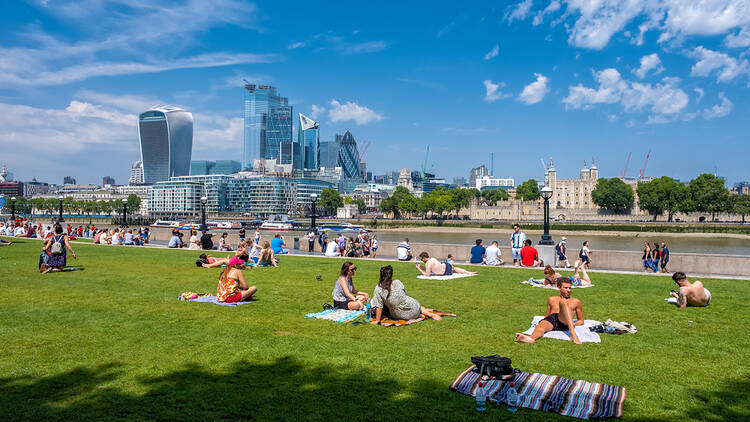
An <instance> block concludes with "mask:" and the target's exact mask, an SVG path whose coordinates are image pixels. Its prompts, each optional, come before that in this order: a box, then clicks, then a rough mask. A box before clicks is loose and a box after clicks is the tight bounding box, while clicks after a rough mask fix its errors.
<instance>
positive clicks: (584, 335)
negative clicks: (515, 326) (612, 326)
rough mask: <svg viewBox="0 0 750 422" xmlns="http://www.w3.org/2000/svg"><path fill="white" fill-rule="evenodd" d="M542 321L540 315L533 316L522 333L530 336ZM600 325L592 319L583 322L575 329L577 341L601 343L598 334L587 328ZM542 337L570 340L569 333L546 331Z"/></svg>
mask: <svg viewBox="0 0 750 422" xmlns="http://www.w3.org/2000/svg"><path fill="white" fill-rule="evenodd" d="M543 319H544V317H543V316H541V315H537V316H535V317H534V319H533V320H532V321H531V327H529V329H528V330H526V331H524V332H523V333H524V334H526V335H527V336H530V335H531V333H532V332H533V331H534V328H536V326H537V324H539V321H541V320H543ZM600 324H601V322H599V321H595V320H593V319H586V320H584V321H583V325H579V326H577V327H576V334H578V339H579V340H581V342H582V343H601V342H602V339H601V338H600V337H599V334H598V333H595V332H593V331H591V330H589V327H593V326H596V325H600ZM543 337H544V338H553V339H557V340H570V331H548V332H546V333H544V336H543Z"/></svg>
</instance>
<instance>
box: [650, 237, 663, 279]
mask: <svg viewBox="0 0 750 422" xmlns="http://www.w3.org/2000/svg"><path fill="white" fill-rule="evenodd" d="M651 260H652V262H651V268H653V269H654V272H655V273H658V272H659V261H661V251H660V250H659V244H658V243H656V242H654V248H653V249H651Z"/></svg>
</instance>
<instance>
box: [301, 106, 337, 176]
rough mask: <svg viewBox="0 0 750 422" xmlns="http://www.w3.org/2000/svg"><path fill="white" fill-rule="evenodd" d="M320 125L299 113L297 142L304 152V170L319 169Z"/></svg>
mask: <svg viewBox="0 0 750 422" xmlns="http://www.w3.org/2000/svg"><path fill="white" fill-rule="evenodd" d="M319 127H320V125H319V124H318V122H316V121H314V120H313V119H311V118H309V117H307V116H305V115H304V114H302V113H299V127H298V128H297V142H298V143H299V144H300V146H301V147H302V149H303V151H304V156H305V163H304V168H306V169H309V170H317V169H318V167H320V165H319V163H320V156H319V153H320V129H319ZM337 155H338V152H337Z"/></svg>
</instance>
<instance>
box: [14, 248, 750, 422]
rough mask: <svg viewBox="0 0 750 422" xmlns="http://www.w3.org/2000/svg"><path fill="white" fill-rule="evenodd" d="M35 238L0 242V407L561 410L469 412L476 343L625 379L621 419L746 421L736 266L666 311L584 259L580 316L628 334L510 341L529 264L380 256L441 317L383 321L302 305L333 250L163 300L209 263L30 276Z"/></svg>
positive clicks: (461, 413) (35, 412) (633, 282)
mask: <svg viewBox="0 0 750 422" xmlns="http://www.w3.org/2000/svg"><path fill="white" fill-rule="evenodd" d="M39 248H40V243H39V242H38V241H33V240H18V241H16V242H15V244H14V245H12V246H5V247H1V248H0V292H1V293H0V420H39V419H46V420H49V419H54V420H61V419H104V420H111V419H120V418H129V419H140V420H154V419H157V420H158V419H161V420H165V419H179V420H182V419H202V420H205V419H219V418H223V419H232V420H234V419H256V420H268V419H270V420H301V419H317V420H332V419H334V420H335V419H342V420H343V419H344V418H345V419H347V420H351V419H360V420H386V419H388V420H420V419H424V420H451V421H452V420H461V419H468V418H472V419H479V420H498V419H499V418H502V417H512V418H514V419H517V420H569V418H565V417H562V416H559V415H556V414H551V413H543V412H537V411H531V410H528V409H521V410H519V411H518V412H517V413H516V414H514V415H513V416H511V415H510V414H509V413H508V412H506V411H505V410H504V409H498V408H495V407H491V408H489V409H488V411H487V412H484V414H478V413H477V412H476V411H475V410H474V403H473V399H472V398H470V397H467V396H462V395H460V394H457V393H453V392H450V391H449V390H448V386H449V385H450V383H451V382H452V381H453V379H454V378H455V377H456V375H458V373H459V372H461V371H462V370H464V369H466V368H467V367H468V366H469V365H470V364H471V362H470V361H469V358H470V357H471V356H476V355H489V354H499V355H502V356H507V357H510V358H511V359H512V360H513V364H514V366H515V367H517V368H520V369H522V370H526V371H530V372H542V373H546V374H555V375H561V376H565V377H569V378H575V379H585V380H587V381H596V382H602V383H608V384H615V385H620V386H624V387H627V389H628V394H627V399H626V401H625V410H624V417H623V419H625V420H634V421H636V420H637V421H643V420H653V421H656V420H685V419H698V420H742V419H744V420H747V419H748V418H750V398H749V397H750V396H749V395H748V391H750V369H748V362H749V361H750V350H748V340H747V339H748V335H747V332H746V331H745V330H746V329H747V328H748V327H750V312H748V310H747V303H748V300H750V283H748V282H746V281H735V280H703V281H704V282H705V283H706V285H707V287H708V288H709V289H710V290H711V292H712V295H713V300H712V304H711V306H709V307H708V308H688V309H685V310H680V309H676V308H675V307H674V306H672V305H667V304H666V303H665V302H664V301H663V298H664V297H666V296H667V292H668V291H669V289H671V288H673V287H674V285H673V283H672V281H671V279H670V278H667V277H652V276H645V275H644V276H639V275H615V274H597V273H593V274H592V278H593V279H594V283H595V284H596V287H594V288H591V289H579V290H574V291H573V295H574V296H575V297H578V298H580V299H581V300H582V301H583V304H584V308H583V309H584V315H585V317H586V318H587V319H597V320H600V321H604V320H606V319H607V318H611V319H614V320H618V321H628V322H631V323H633V324H635V325H636V326H637V327H638V330H639V332H638V334H635V335H629V334H626V335H620V336H613V335H603V338H602V342H601V343H600V344H584V345H582V346H576V345H574V344H572V343H571V342H563V341H557V340H549V339H542V340H540V341H539V342H538V343H537V344H535V345H528V344H520V343H516V342H514V337H513V333H515V332H516V331H523V330H525V329H526V328H527V327H528V326H529V323H530V321H531V318H532V316H533V315H542V314H543V313H544V310H545V307H544V304H545V300H546V298H547V297H548V296H550V295H552V294H554V292H553V291H545V290H543V289H534V288H531V287H528V286H525V285H521V284H519V283H518V281H519V280H522V279H528V278H529V276H530V275H532V273H530V272H528V271H525V270H520V269H511V268H497V269H496V268H479V269H478V271H479V276H476V277H470V278H464V279H458V280H453V281H436V280H419V279H417V278H416V275H417V272H416V270H415V269H414V267H413V264H407V263H393V265H394V269H395V276H394V278H398V279H400V280H402V281H403V282H404V284H405V285H406V288H407V291H408V292H409V294H410V295H411V296H413V297H415V298H417V299H418V300H419V301H420V303H422V304H423V305H425V306H428V307H434V308H436V309H439V310H443V311H451V312H455V313H456V314H458V317H457V318H446V319H444V320H443V321H441V322H437V321H431V320H428V321H425V322H421V323H419V324H416V325H412V326H408V327H387V328H386V327H376V326H371V325H369V324H368V325H359V326H352V325H351V324H336V323H332V322H329V321H319V320H308V319H305V318H303V317H302V316H303V315H304V314H305V313H308V312H316V311H319V310H321V306H322V304H323V303H324V302H329V303H332V300H331V290H332V288H333V285H334V282H335V280H336V276H337V274H338V271H339V269H340V267H341V263H342V260H339V259H318V258H306V257H294V256H289V257H283V258H282V259H281V261H282V262H281V264H280V267H279V268H261V269H251V270H248V271H247V272H246V276H245V277H246V278H247V279H248V280H249V281H250V282H251V284H255V285H256V286H258V289H259V292H258V294H257V298H258V299H259V300H258V301H257V302H255V303H252V304H248V305H242V306H239V307H234V308H230V307H221V306H215V305H211V304H204V303H188V302H182V301H178V300H177V299H176V298H177V296H178V295H179V294H180V293H182V292H183V291H186V290H192V291H198V292H215V290H216V284H217V278H218V274H219V270H206V269H200V268H196V267H195V264H194V262H195V259H196V258H197V255H198V253H196V252H194V251H176V250H167V249H143V248H141V249H139V248H126V247H104V246H97V245H90V244H75V245H74V248H75V249H76V252H77V253H78V256H79V258H78V260H76V261H73V260H72V259H71V257H70V256H69V257H68V264H69V265H72V266H80V267H84V268H85V270H84V271H77V272H66V273H56V274H49V275H40V274H39V273H38V271H37V269H36V264H37V261H38V251H39ZM417 252H418V251H417ZM381 265H383V263H382V262H379V261H359V262H357V267H358V268H359V270H358V272H357V275H356V277H355V280H354V284H355V287H357V288H358V289H360V290H364V291H368V292H370V293H371V292H372V290H373V288H374V286H375V284H376V283H377V277H378V276H377V275H378V270H379V267H380V266H381ZM317 275H322V280H321V281H318V280H316V276H317ZM535 275H536V274H535ZM538 275H539V276H540V277H541V272H539V273H538ZM743 339H744V340H743Z"/></svg>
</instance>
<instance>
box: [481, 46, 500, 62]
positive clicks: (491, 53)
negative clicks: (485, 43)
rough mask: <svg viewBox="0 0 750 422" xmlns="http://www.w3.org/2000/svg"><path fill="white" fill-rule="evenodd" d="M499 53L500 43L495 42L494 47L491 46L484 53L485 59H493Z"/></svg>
mask: <svg viewBox="0 0 750 422" xmlns="http://www.w3.org/2000/svg"><path fill="white" fill-rule="evenodd" d="M498 54H500V45H499V44H495V46H494V47H492V50H490V51H488V52H487V54H485V55H484V59H485V60H489V59H493V58H495V57H497V56H498Z"/></svg>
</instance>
